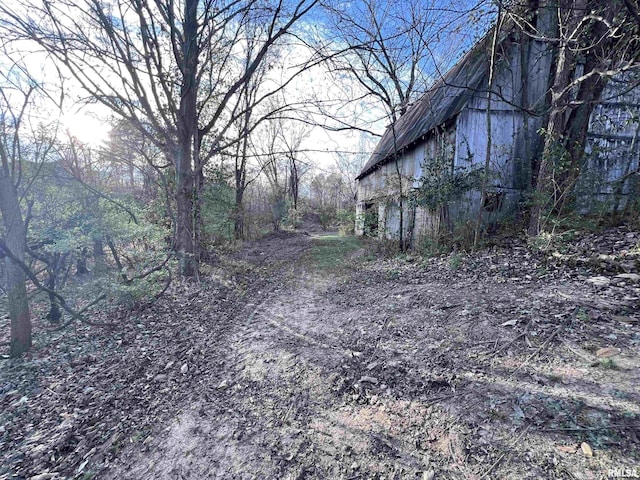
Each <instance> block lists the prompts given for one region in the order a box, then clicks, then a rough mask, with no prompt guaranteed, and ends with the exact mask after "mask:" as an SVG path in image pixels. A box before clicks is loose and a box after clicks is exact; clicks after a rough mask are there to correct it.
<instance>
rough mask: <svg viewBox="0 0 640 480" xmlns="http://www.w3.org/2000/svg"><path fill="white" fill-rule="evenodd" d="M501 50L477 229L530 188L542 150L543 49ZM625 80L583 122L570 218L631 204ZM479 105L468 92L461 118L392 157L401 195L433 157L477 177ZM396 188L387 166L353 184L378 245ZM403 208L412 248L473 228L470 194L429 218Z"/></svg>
mask: <svg viewBox="0 0 640 480" xmlns="http://www.w3.org/2000/svg"><path fill="white" fill-rule="evenodd" d="M543 20H544V19H543ZM502 48H503V52H502V53H503V55H502V57H501V60H500V62H499V63H498V65H497V67H496V68H497V70H496V76H495V81H494V94H493V95H492V96H491V108H490V111H491V123H492V139H491V140H492V141H491V154H490V159H489V169H490V171H491V177H490V183H489V193H490V195H489V200H491V201H490V202H487V204H485V205H484V206H483V215H484V218H485V221H486V222H492V221H496V220H498V219H500V218H502V217H503V216H504V215H506V214H509V212H512V211H514V209H515V206H516V205H517V203H518V202H519V200H520V199H521V197H522V193H523V192H525V191H528V190H529V189H530V188H531V184H530V182H531V165H532V161H533V159H535V158H539V156H540V154H541V152H542V146H543V143H544V142H543V140H544V139H543V138H542V137H541V135H540V133H539V132H540V128H541V127H542V126H543V121H544V113H545V105H546V99H545V96H546V92H547V90H548V79H549V72H550V69H551V66H552V54H551V48H552V47H550V46H549V45H547V44H544V43H543V42H538V41H535V40H530V39H528V40H522V39H518V38H514V39H513V40H512V41H511V42H507V43H506V44H505V45H503V46H502ZM523 66H524V68H523ZM485 80H486V79H485ZM630 80H632V79H629V78H621V79H618V80H612V81H610V82H609V84H608V86H607V88H606V90H605V92H604V94H603V98H605V99H609V100H608V101H605V102H604V103H603V104H601V105H598V106H597V107H596V108H595V110H594V112H593V114H592V116H591V121H590V126H589V133H588V140H587V144H586V149H585V156H584V165H583V167H582V172H583V173H582V174H581V177H580V178H579V180H578V183H577V186H576V199H577V203H578V208H579V210H580V211H583V212H586V211H594V209H597V208H603V207H604V208H607V209H609V210H610V209H619V208H623V207H624V206H625V205H626V204H627V202H628V201H629V199H633V198H639V197H640V174H639V173H638V172H639V169H640V87H637V88H636V89H635V90H632V91H630V92H627V91H626V88H627V87H628V85H629V81H630ZM635 80H636V81H637V80H638V79H635ZM487 102H488V95H487V92H486V91H482V89H479V90H478V91H476V92H473V93H472V94H471V95H470V97H469V98H468V100H467V101H466V104H465V106H464V108H463V109H462V110H461V111H459V113H458V114H457V115H456V116H454V117H451V118H449V119H447V128H446V129H445V128H444V126H440V127H438V128H437V129H434V130H432V131H430V132H428V133H427V134H426V135H425V136H424V137H423V139H422V142H419V143H418V144H417V145H414V146H413V147H412V148H411V149H410V150H407V151H404V152H402V154H401V155H400V157H399V163H400V167H401V170H402V176H403V192H404V193H405V194H406V192H408V191H409V190H410V189H411V188H417V187H418V186H419V181H418V180H419V179H420V177H421V176H422V175H423V174H424V173H425V172H424V171H423V164H424V162H425V161H429V160H430V159H434V158H436V156H437V155H440V154H441V153H442V151H443V149H444V150H446V156H447V157H449V156H450V157H451V159H452V168H461V167H465V168H468V169H474V168H481V167H484V163H485V155H486V148H487ZM525 110H526V113H525ZM443 139H444V140H443ZM397 185H398V181H397V174H396V164H395V162H391V163H388V164H386V165H383V166H381V167H380V168H378V169H377V170H375V171H373V172H372V173H370V174H369V175H367V176H365V177H364V178H362V179H360V181H359V182H358V205H359V207H358V211H359V212H363V211H364V208H365V206H368V207H369V208H371V205H373V204H375V205H376V207H377V211H378V221H379V229H378V234H379V236H380V237H386V238H397V237H398V235H399V232H398V229H399V216H400V215H399V206H398V204H397V195H398V188H397ZM404 208H405V211H404V219H405V221H404V229H405V232H404V233H405V238H407V237H409V238H411V240H412V244H413V245H417V244H419V243H420V241H421V238H423V237H425V236H430V237H434V236H437V235H438V234H439V233H440V232H442V231H443V230H450V229H452V228H453V227H454V226H455V225H456V224H464V223H465V222H468V221H473V220H475V218H477V212H478V210H479V208H480V193H479V192H478V191H473V192H469V193H468V194H466V195H464V198H460V199H458V200H457V201H454V202H452V203H451V204H450V205H448V207H447V208H446V209H445V210H443V211H439V212H433V211H430V210H429V209H428V208H424V207H416V208H414V207H412V206H411V205H409V204H405V206H404ZM360 230H362V229H360ZM357 231H359V230H357Z"/></svg>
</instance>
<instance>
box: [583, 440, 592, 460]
mask: <svg viewBox="0 0 640 480" xmlns="http://www.w3.org/2000/svg"><path fill="white" fill-rule="evenodd" d="M580 450H582V453H583V454H584V456H585V457H593V450H592V449H591V446H590V445H589V444H588V443H587V442H582V443H581V444H580Z"/></svg>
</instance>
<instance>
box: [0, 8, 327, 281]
mask: <svg viewBox="0 0 640 480" xmlns="http://www.w3.org/2000/svg"><path fill="white" fill-rule="evenodd" d="M317 2H318V0H292V1H291V2H288V1H285V0H272V1H269V0H268V1H262V0H244V1H238V0H208V1H200V0H182V1H178V2H175V1H173V0H154V1H150V2H145V1H141V0H113V1H111V2H102V1H99V0H76V1H70V2H64V3H53V2H48V1H37V0H23V1H22V3H17V2H15V3H11V4H9V5H6V4H3V5H0V16H1V17H2V20H1V21H0V26H1V27H2V29H3V31H4V33H5V35H11V36H12V37H13V38H21V39H29V40H33V41H35V42H37V43H38V44H39V45H40V46H41V47H42V48H44V49H45V50H46V51H47V52H48V53H50V54H51V55H52V57H53V58H54V59H55V61H56V62H58V64H60V65H64V66H65V67H66V68H67V70H68V71H69V72H70V73H71V74H72V76H73V77H74V78H75V80H76V81H77V82H78V83H79V84H80V85H81V86H82V88H83V89H84V90H85V91H86V92H88V93H89V95H90V96H91V98H92V99H95V100H96V101H98V102H101V103H102V104H104V105H106V106H107V107H109V108H110V109H111V110H112V111H113V112H115V113H116V114H117V115H118V116H120V117H122V118H124V119H127V120H128V121H129V122H131V124H132V125H134V126H135V127H136V128H137V129H138V130H139V131H141V132H143V133H144V134H145V135H147V136H148V137H149V138H150V139H152V140H153V141H154V142H155V143H156V145H157V146H158V147H159V148H161V149H162V151H163V152H164V153H165V155H166V157H167V159H168V160H169V162H170V163H171V165H172V166H173V168H174V170H175V186H174V195H175V199H176V210H177V214H176V222H177V226H176V248H177V251H178V256H179V258H180V265H181V272H182V274H183V275H185V276H190V275H194V274H195V273H196V271H197V259H198V245H197V243H196V242H197V238H198V235H197V231H196V230H197V223H196V222H194V218H197V217H198V212H197V208H198V205H199V204H198V202H197V190H198V185H199V184H201V183H202V178H203V177H202V175H203V174H202V172H203V169H204V166H205V165H206V163H207V162H208V161H209V160H210V159H211V158H212V157H214V156H215V155H216V154H218V153H219V152H221V151H223V150H224V149H225V148H226V147H228V145H225V139H226V134H227V133H228V131H229V129H230V128H231V126H232V125H233V123H234V121H235V120H236V119H237V118H239V117H240V116H242V115H243V114H244V112H245V110H246V108H247V107H246V106H245V107H241V104H240V102H239V97H240V96H239V95H238V94H239V92H241V90H242V88H243V86H244V85H246V83H247V82H248V81H250V79H251V78H252V76H253V75H254V74H255V73H256V71H257V70H258V69H259V67H260V66H261V65H262V63H263V62H264V61H265V58H267V53H268V52H269V50H270V49H271V48H272V46H273V45H274V44H276V43H277V42H278V41H279V40H280V39H281V38H282V37H284V36H285V35H286V34H287V33H288V32H289V31H290V30H291V28H292V27H293V26H294V25H295V24H296V22H298V21H299V20H300V19H301V18H303V17H304V16H305V15H306V14H307V13H308V12H309V11H310V10H311V9H312V8H313V7H314V6H315V5H316V4H317ZM248 22H251V23H253V24H259V25H261V26H262V28H261V29H260V30H259V31H255V30H254V34H255V35H256V39H257V42H258V44H259V47H258V48H256V49H255V50H254V52H253V55H252V56H251V58H250V59H249V61H238V59H237V56H236V55H235V52H236V48H237V46H238V45H241V44H242V43H243V42H244V41H245V39H244V37H243V33H244V32H245V31H246V30H245V28H244V25H245V24H247V23H248Z"/></svg>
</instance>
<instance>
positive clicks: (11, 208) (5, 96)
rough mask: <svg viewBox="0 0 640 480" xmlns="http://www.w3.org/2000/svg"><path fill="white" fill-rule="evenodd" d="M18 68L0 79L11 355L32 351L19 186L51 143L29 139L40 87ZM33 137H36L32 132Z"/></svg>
mask: <svg viewBox="0 0 640 480" xmlns="http://www.w3.org/2000/svg"><path fill="white" fill-rule="evenodd" d="M22 73H23V72H22V71H21V69H19V68H15V69H11V68H10V69H8V70H6V71H3V72H2V77H1V78H0V82H1V83H0V162H1V163H0V213H1V214H2V224H3V227H4V239H0V240H1V241H2V246H1V247H0V252H2V253H3V257H4V258H5V262H6V268H5V274H6V287H7V298H8V301H9V318H10V320H11V351H10V353H11V356H12V357H17V356H20V355H22V354H23V353H24V352H26V351H27V350H29V348H31V318H30V314H29V301H28V298H27V287H26V275H25V271H24V269H23V266H24V262H25V252H26V248H27V235H26V223H25V219H24V217H23V212H22V208H21V193H20V189H21V188H22V187H24V186H23V185H21V184H22V183H23V181H25V177H26V175H25V174H24V173H25V172H24V162H25V161H26V159H27V158H29V160H31V161H32V162H33V164H34V165H37V164H38V163H39V162H41V161H42V159H43V158H44V157H46V155H47V152H48V151H49V149H50V148H51V144H50V143H47V142H46V141H44V142H39V141H38V140H41V139H38V138H37V136H36V138H33V141H32V142H29V140H27V138H28V137H29V136H30V135H29V132H28V125H27V120H26V117H27V116H28V114H29V109H30V108H31V107H32V102H33V97H34V92H35V91H36V88H37V87H36V85H35V83H33V82H32V81H30V80H29V79H26V80H25V79H24V76H23V74H22ZM31 133H33V132H31Z"/></svg>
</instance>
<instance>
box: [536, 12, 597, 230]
mask: <svg viewBox="0 0 640 480" xmlns="http://www.w3.org/2000/svg"><path fill="white" fill-rule="evenodd" d="M573 3H574V2H573V1H572V0H562V1H561V2H560V7H559V14H560V15H562V14H563V13H566V12H569V9H572V10H571V13H570V18H569V21H568V24H567V26H566V30H567V31H570V32H571V31H573V30H574V29H575V27H576V25H577V22H578V21H579V16H580V15H582V14H583V13H584V6H585V5H584V4H585V1H584V0H580V1H578V2H575V3H576V4H575V5H573ZM577 4H580V5H577ZM574 66H575V53H574V52H573V51H572V50H571V48H570V47H569V39H567V38H561V42H560V47H559V49H558V55H557V59H556V68H555V72H554V76H553V84H552V86H551V105H550V111H549V119H548V121H547V126H546V129H545V140H544V149H543V152H542V158H541V159H540V165H539V169H538V173H537V176H536V184H535V193H534V199H533V205H532V207H531V216H530V218H529V228H528V233H529V235H538V234H539V233H540V232H541V230H542V228H543V223H544V222H543V216H544V214H545V211H547V210H548V209H549V208H550V207H553V205H554V204H555V202H556V196H557V190H556V187H557V185H556V183H555V181H556V178H555V177H556V173H557V171H556V163H559V162H560V161H561V160H562V159H561V158H558V157H561V156H563V155H564V152H563V142H562V136H563V133H564V132H565V128H566V123H565V118H566V117H565V112H566V108H567V103H568V101H567V99H568V97H569V89H568V88H567V87H568V86H569V84H570V82H571V73H572V71H573V68H574Z"/></svg>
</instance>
